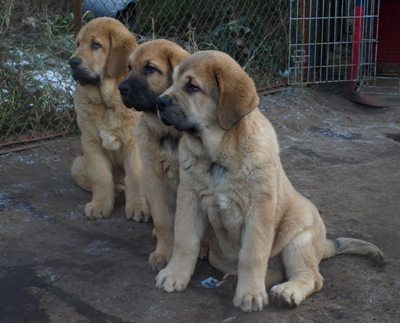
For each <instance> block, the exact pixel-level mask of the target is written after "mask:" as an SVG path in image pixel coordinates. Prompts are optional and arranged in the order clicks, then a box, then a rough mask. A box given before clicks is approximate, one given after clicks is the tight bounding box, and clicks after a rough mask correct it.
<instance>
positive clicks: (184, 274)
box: [156, 183, 206, 292]
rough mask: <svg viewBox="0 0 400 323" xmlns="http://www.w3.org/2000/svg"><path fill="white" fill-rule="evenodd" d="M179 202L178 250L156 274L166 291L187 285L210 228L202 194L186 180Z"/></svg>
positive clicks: (175, 247) (179, 192) (180, 288)
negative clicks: (202, 242)
mask: <svg viewBox="0 0 400 323" xmlns="http://www.w3.org/2000/svg"><path fill="white" fill-rule="evenodd" d="M177 203H178V204H177V210H176V221H175V237H174V239H175V240H174V253H173V256H172V259H171V261H170V263H169V264H168V266H167V267H166V268H165V269H163V270H161V271H160V272H159V273H158V275H157V277H156V287H158V288H163V289H164V291H166V292H173V291H178V292H180V291H182V290H184V289H185V288H186V286H187V284H188V283H189V280H190V276H191V275H192V273H193V271H194V268H195V266H196V261H197V256H198V254H199V251H200V240H201V238H202V236H203V233H204V230H205V228H206V223H205V216H204V214H203V212H202V211H201V209H200V208H199V201H198V197H197V196H196V195H195V194H194V193H193V192H192V191H190V190H188V189H187V188H185V186H184V185H182V183H181V184H180V185H179V188H178V200H177ZM157 235H158V229H157Z"/></svg>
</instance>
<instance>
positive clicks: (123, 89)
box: [118, 82, 131, 96]
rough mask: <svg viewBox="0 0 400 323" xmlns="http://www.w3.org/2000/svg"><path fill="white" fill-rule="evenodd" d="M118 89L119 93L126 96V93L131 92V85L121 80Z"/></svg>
mask: <svg viewBox="0 0 400 323" xmlns="http://www.w3.org/2000/svg"><path fill="white" fill-rule="evenodd" d="M118 90H119V93H121V95H122V96H124V95H128V94H129V92H130V91H131V87H130V85H129V84H128V83H125V82H121V83H120V84H119V85H118Z"/></svg>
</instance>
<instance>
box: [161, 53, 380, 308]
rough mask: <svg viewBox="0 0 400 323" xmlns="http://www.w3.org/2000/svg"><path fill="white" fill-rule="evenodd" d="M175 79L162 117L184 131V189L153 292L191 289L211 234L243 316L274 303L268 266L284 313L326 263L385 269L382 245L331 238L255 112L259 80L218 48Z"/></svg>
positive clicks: (213, 258)
mask: <svg viewBox="0 0 400 323" xmlns="http://www.w3.org/2000/svg"><path fill="white" fill-rule="evenodd" d="M221 70H222V73H221ZM221 75H222V76H221ZM220 77H222V80H221V79H220ZM173 81H174V84H173V86H172V87H171V88H169V89H168V90H167V91H165V92H164V94H163V95H162V97H161V98H160V100H161V99H162V100H166V102H167V103H166V104H165V105H164V107H163V109H159V111H160V116H161V117H162V118H164V119H166V120H167V121H168V122H170V123H172V124H173V125H174V126H175V127H178V128H180V129H183V130H184V135H183V137H182V139H181V143H180V145H179V160H180V184H179V187H178V197H177V213H176V220H175V241H174V252H173V257H172V259H171V261H170V263H169V264H168V266H167V267H166V268H165V269H164V270H162V271H160V273H159V274H158V276H157V278H156V280H157V282H156V286H158V287H160V288H163V289H164V290H165V291H167V292H172V291H182V290H184V289H185V288H186V286H187V284H188V282H189V280H190V276H191V274H192V273H193V270H194V268H195V265H196V256H197V254H198V252H199V243H200V239H201V238H202V236H203V234H204V232H205V231H206V230H208V231H210V233H209V234H207V236H208V237H209V240H208V242H209V245H210V253H209V260H210V263H211V264H212V265H213V266H214V267H216V268H217V269H219V270H221V271H222V272H224V273H234V272H236V271H237V276H238V282H237V288H236V292H235V296H234V299H233V303H234V305H235V306H236V307H240V308H241V309H242V310H243V311H255V310H261V309H262V308H263V307H264V306H265V305H267V304H268V296H267V292H266V283H268V282H270V281H272V280H274V277H270V279H269V278H268V277H266V273H267V267H268V266H273V263H274V262H276V259H279V261H281V262H282V263H283V266H284V269H285V271H286V276H287V278H288V281H287V282H285V283H281V284H278V285H275V286H273V287H272V289H271V299H272V301H273V302H274V303H276V304H278V305H279V306H287V307H294V306H297V305H299V304H300V302H301V301H303V300H304V299H305V298H306V297H307V296H308V295H310V294H312V293H313V292H316V291H318V290H320V289H321V288H322V284H323V283H322V281H323V279H322V276H321V275H320V273H319V269H318V264H319V262H320V261H321V259H323V258H324V257H328V256H333V255H335V254H338V253H340V252H350V251H351V252H354V253H358V254H366V253H368V252H369V253H372V254H373V258H374V257H375V259H378V261H377V263H378V264H383V258H382V259H381V258H380V257H381V256H382V253H381V252H380V251H379V249H378V248H376V247H375V246H373V245H371V244H368V243H365V242H364V241H361V240H355V239H344V240H340V239H338V240H335V241H334V242H332V241H330V242H327V240H326V232H325V226H324V223H323V221H322V219H321V217H320V215H319V213H318V211H317V209H316V207H315V206H314V205H313V204H312V203H311V202H310V201H309V200H307V199H306V198H305V197H303V196H301V195H300V194H299V193H298V192H297V191H296V190H295V189H294V188H293V186H292V185H291V183H290V181H289V179H288V178H287V176H286V174H285V172H284V170H283V169H282V165H281V161H280V157H279V145H278V141H277V136H276V134H275V131H274V129H273V127H272V125H271V124H270V122H269V121H268V120H267V119H266V118H265V117H264V116H263V115H262V114H261V112H260V111H259V109H258V108H257V107H256V105H257V104H258V97H257V93H256V89H255V86H254V83H253V81H252V80H251V79H250V78H249V77H248V76H247V75H246V73H245V72H244V71H243V70H242V69H241V68H240V66H239V65H238V64H237V63H236V62H235V61H234V60H233V59H232V58H230V57H229V56H228V55H226V54H223V53H220V52H215V51H207V52H199V53H196V54H193V55H191V56H190V57H188V58H187V59H185V60H184V61H183V62H182V63H180V64H179V65H178V67H177V68H176V69H175V71H174V75H173ZM221 84H223V86H221ZM197 87H198V90H196V89H197ZM188 89H189V90H188ZM193 89H195V90H193ZM238 89H239V90H238ZM221 109H223V113H222V114H221ZM229 114H231V115H229ZM182 116H184V117H182ZM193 134H194V135H193ZM350 242H351V243H350ZM335 244H336V246H335ZM340 246H342V247H343V248H340ZM326 249H329V250H327V251H326ZM350 249H351V250H350ZM366 250H367V251H368V252H366ZM379 259H381V260H382V263H380V262H379ZM279 261H278V262H279ZM268 263H269V265H268ZM278 276H279V275H278ZM278 279H279V277H278Z"/></svg>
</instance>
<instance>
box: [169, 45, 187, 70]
mask: <svg viewBox="0 0 400 323" xmlns="http://www.w3.org/2000/svg"><path fill="white" fill-rule="evenodd" d="M177 46H178V45H177ZM189 55H190V53H189V52H187V51H186V50H184V49H183V48H181V47H177V48H175V47H174V48H171V49H170V50H169V51H168V60H169V65H170V66H171V72H173V70H174V68H175V67H177V66H178V64H179V63H180V62H182V61H183V60H184V59H185V58H186V57H188V56H189Z"/></svg>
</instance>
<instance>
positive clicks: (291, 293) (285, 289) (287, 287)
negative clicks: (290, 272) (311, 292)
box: [269, 282, 304, 308]
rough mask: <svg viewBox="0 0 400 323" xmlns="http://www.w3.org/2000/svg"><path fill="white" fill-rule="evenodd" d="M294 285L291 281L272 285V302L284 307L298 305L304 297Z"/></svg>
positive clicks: (270, 297)
mask: <svg viewBox="0 0 400 323" xmlns="http://www.w3.org/2000/svg"><path fill="white" fill-rule="evenodd" d="M292 285H293V284H291V283H290V282H286V283H283V284H279V285H276V286H274V287H272V288H271V292H270V296H269V299H270V301H271V303H272V304H274V305H276V306H279V307H284V308H295V307H297V306H298V305H299V304H300V303H301V301H302V300H303V298H304V297H303V295H302V293H301V292H299V291H298V290H297V289H296V288H295V287H294V286H292Z"/></svg>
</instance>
